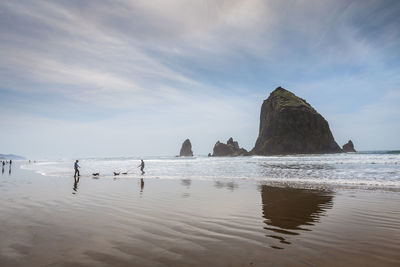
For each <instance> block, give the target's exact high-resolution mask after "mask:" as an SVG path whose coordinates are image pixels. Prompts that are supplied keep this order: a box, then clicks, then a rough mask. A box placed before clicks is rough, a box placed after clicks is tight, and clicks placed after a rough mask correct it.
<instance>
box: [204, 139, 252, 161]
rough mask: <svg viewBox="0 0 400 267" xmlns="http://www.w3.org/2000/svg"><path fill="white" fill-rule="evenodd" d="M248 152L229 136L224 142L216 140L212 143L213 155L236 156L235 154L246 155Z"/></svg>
mask: <svg viewBox="0 0 400 267" xmlns="http://www.w3.org/2000/svg"><path fill="white" fill-rule="evenodd" d="M248 155H249V152H247V150H246V149H244V148H240V147H239V144H238V142H237V141H233V138H232V137H231V138H229V140H228V141H227V142H226V144H224V143H221V142H220V141H218V142H217V143H216V144H215V145H214V149H213V154H212V156H213V157H228V156H229V157H236V156H248Z"/></svg>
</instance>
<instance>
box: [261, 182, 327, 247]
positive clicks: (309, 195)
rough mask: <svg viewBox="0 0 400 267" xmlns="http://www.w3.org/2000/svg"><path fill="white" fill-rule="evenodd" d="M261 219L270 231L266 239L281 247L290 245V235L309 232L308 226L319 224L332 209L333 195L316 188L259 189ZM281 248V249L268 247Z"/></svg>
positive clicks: (264, 187) (263, 186)
mask: <svg viewBox="0 0 400 267" xmlns="http://www.w3.org/2000/svg"><path fill="white" fill-rule="evenodd" d="M261 199H262V209H263V217H264V218H265V219H266V220H265V224H266V225H267V226H266V227H264V229H266V230H268V231H272V232H273V233H272V234H268V235H267V236H268V237H271V238H274V239H276V240H278V241H279V242H280V243H282V244H290V241H289V240H288V239H289V237H290V236H293V235H299V234H300V232H299V230H300V231H311V229H310V227H304V226H311V225H314V223H316V222H318V221H319V218H320V217H321V216H323V215H324V213H325V211H326V210H327V209H330V208H332V204H333V203H332V199H333V194H332V192H328V191H323V190H316V189H297V188H280V187H272V186H267V185H262V186H261ZM271 247H272V248H276V249H282V247H278V246H271Z"/></svg>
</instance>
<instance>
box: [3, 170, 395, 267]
mask: <svg viewBox="0 0 400 267" xmlns="http://www.w3.org/2000/svg"><path fill="white" fill-rule="evenodd" d="M188 177H189V178H188ZM188 177H182V179H156V178H147V176H146V175H145V176H144V179H143V180H141V179H140V178H133V177H131V178H127V179H125V178H119V179H110V178H108V177H106V178H102V177H101V178H99V179H93V178H90V177H81V178H80V179H79V181H75V180H74V178H73V177H46V176H41V175H38V174H35V173H33V172H30V171H26V170H23V169H20V168H19V166H18V165H17V166H13V169H12V172H11V174H9V173H8V169H6V171H5V172H4V174H3V175H2V176H0V225H1V227H0V237H1V238H0V266H47V265H50V266H206V265H208V266H281V265H286V266H287V265H290V266H292V265H296V266H310V265H317V266H326V265H332V266H398V265H399V264H400V256H399V253H398V252H399V248H400V205H398V203H400V194H399V193H398V192H396V191H393V190H364V189H360V188H356V189H350V188H342V187H319V186H309V185H307V186H305V187H302V186H301V185H300V186H296V187H292V186H284V185H282V184H280V185H279V186H275V185H273V184H271V183H265V181H260V180H243V179H213V180H209V179H208V180H196V179H191V178H190V175H189V176H188Z"/></svg>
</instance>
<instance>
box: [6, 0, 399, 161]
mask: <svg viewBox="0 0 400 267" xmlns="http://www.w3.org/2000/svg"><path fill="white" fill-rule="evenodd" d="M398 14H400V1H396V0H394V1H390V0H383V1H381V0H359V1H345V0H343V1H337V0H326V1H320V0H307V1H306V0H297V1H296V0H287V1H281V0H276V1H275V0H271V1H268V0H247V1H245V0H226V1H223V0H214V1H205V0H198V1H190V0H181V1H179V0H175V1H173V0H171V1H167V0H152V1H148V0H143V1H142V0H135V1H134V0H132V1H128V0H96V1H88V0H87V1H83V0H68V1H62V0H58V1H40V0H37V1H19V0H15V1H13V0H10V1H7V0H5V1H1V2H0V114H1V119H0V144H1V145H0V153H3V154H5V153H14V154H19V155H23V156H26V157H28V158H82V157H96V156H101V157H115V156H143V157H145V156H151V155H152V156H164V155H165V156H166V155H177V154H178V153H179V149H180V146H181V144H182V142H183V141H184V140H185V139H186V138H189V139H190V140H191V142H192V146H193V151H194V154H197V155H206V154H208V153H209V152H212V149H213V146H214V144H215V142H216V141H218V140H219V141H223V142H225V141H226V140H227V139H228V138H229V137H231V136H232V137H233V138H234V139H235V140H237V141H238V142H239V145H240V146H242V147H244V148H246V149H248V150H251V149H252V148H253V147H254V144H255V141H256V138H257V136H258V127H259V116H260V109H261V104H262V102H263V100H264V99H266V98H267V97H268V96H269V94H270V93H271V92H272V91H273V90H274V89H275V88H276V87H278V86H282V87H284V88H286V89H288V90H290V91H292V92H293V93H295V94H296V95H298V96H299V97H302V98H304V99H306V100H307V102H309V103H310V104H311V105H312V106H313V107H314V108H315V109H316V110H317V111H318V112H319V113H320V114H321V115H323V116H324V118H325V119H326V120H327V121H328V122H329V125H330V128H331V131H332V133H333V135H334V137H335V140H336V141H337V143H338V144H339V145H340V146H342V145H343V144H344V143H346V142H347V141H348V140H349V139H351V140H352V141H353V142H354V144H355V147H356V149H357V150H388V149H400V138H399V136H400V104H399V103H400V75H399V74H400V16H399V15H398Z"/></svg>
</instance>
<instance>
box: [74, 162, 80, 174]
mask: <svg viewBox="0 0 400 267" xmlns="http://www.w3.org/2000/svg"><path fill="white" fill-rule="evenodd" d="M78 162H79V160H76V161H75V163H74V169H75V174H74V177H76V174H78V177H79V176H81V175H80V174H79V169H78V168H80V166H79V165H78Z"/></svg>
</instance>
